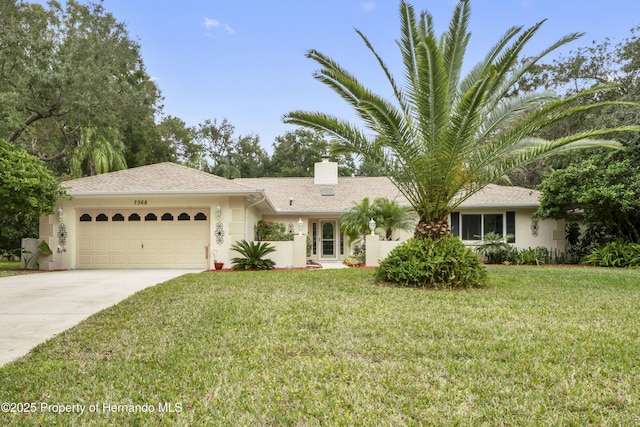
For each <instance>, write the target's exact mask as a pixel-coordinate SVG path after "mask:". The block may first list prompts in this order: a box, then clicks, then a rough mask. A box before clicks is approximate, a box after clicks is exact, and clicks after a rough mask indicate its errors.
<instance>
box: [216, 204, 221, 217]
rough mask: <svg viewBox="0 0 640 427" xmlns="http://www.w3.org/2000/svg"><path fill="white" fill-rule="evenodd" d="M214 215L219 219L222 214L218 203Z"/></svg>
mask: <svg viewBox="0 0 640 427" xmlns="http://www.w3.org/2000/svg"><path fill="white" fill-rule="evenodd" d="M216 216H217V217H218V219H220V217H221V216H222V208H221V207H220V205H218V206H216Z"/></svg>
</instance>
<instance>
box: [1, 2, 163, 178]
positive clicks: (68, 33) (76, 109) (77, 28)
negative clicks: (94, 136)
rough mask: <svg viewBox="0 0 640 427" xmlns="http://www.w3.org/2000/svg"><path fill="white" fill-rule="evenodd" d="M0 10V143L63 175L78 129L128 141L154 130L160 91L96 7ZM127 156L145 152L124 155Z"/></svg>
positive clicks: (122, 34) (14, 5) (118, 27)
mask: <svg viewBox="0 0 640 427" xmlns="http://www.w3.org/2000/svg"><path fill="white" fill-rule="evenodd" d="M6 3H7V4H6V5H5V6H4V9H3V11H2V14H0V111H1V112H2V118H3V119H2V120H0V137H2V138H5V139H6V140H8V141H9V142H12V143H15V144H17V145H19V146H22V147H23V148H26V149H28V150H29V151H30V152H32V153H34V154H36V155H37V156H38V157H40V158H41V159H46V160H49V161H51V162H54V161H59V162H63V163H64V164H63V165H60V166H59V168H60V169H62V170H63V171H64V170H68V165H67V164H66V163H65V162H66V161H67V160H68V156H70V155H71V153H72V152H73V151H74V150H75V149H76V148H77V147H78V146H79V145H80V140H81V134H82V130H83V129H86V128H94V129H98V131H99V132H102V131H103V130H106V129H113V130H114V131H115V132H117V133H118V134H120V135H121V136H127V137H130V138H133V137H134V135H133V134H134V132H133V129H140V128H146V129H153V128H154V115H155V113H156V112H157V111H158V110H159V108H160V104H159V101H160V93H159V90H158V88H157V87H156V85H155V83H154V82H153V81H152V80H151V79H150V77H149V76H148V75H147V73H146V71H145V68H144V64H143V62H142V58H141V56H140V47H139V45H138V44H137V43H136V42H135V41H133V40H132V39H131V38H130V37H129V34H128V32H127V29H126V27H125V25H124V24H122V23H120V22H118V21H117V20H116V19H115V18H114V16H113V15H112V14H110V13H108V12H107V11H105V9H104V8H103V6H102V4H101V3H88V4H86V5H85V4H80V3H78V2H77V1H75V0H68V1H67V2H66V3H65V6H64V7H63V6H61V4H60V3H58V2H56V1H50V2H49V3H48V4H47V6H46V7H45V6H42V5H40V4H35V3H28V2H22V1H20V2H16V1H15V0H9V1H8V2H6ZM146 137H147V138H149V140H154V139H155V140H157V138H156V135H147V136H146ZM133 149H139V150H144V146H141V145H138V146H131V147H126V148H125V150H129V151H132V150H133ZM128 154H129V155H130V157H131V158H132V159H135V153H128ZM165 154H166V153H163V154H161V156H160V157H165V158H163V159H161V160H164V159H166V155H165ZM132 166H135V165H132ZM86 172H87V173H88V172H89V171H86Z"/></svg>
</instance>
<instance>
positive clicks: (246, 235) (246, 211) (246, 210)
mask: <svg viewBox="0 0 640 427" xmlns="http://www.w3.org/2000/svg"><path fill="white" fill-rule="evenodd" d="M265 200H267V196H265V195H262V199H261V200H258V201H257V202H254V203H251V204H250V205H249V206H246V207H245V208H244V238H245V240H246V241H250V240H249V221H248V217H249V208H252V207H254V206H255V205H257V204H259V203H262V202H264V201H265ZM251 240H253V238H252V239H251Z"/></svg>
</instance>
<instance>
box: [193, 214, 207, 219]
mask: <svg viewBox="0 0 640 427" xmlns="http://www.w3.org/2000/svg"><path fill="white" fill-rule="evenodd" d="M193 219H194V221H206V220H207V216H206V215H205V214H203V213H202V212H200V213H197V214H196V216H194V217H193Z"/></svg>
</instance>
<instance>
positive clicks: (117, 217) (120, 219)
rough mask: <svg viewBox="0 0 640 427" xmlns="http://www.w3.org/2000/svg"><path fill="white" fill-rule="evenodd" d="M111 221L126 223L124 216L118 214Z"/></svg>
mask: <svg viewBox="0 0 640 427" xmlns="http://www.w3.org/2000/svg"><path fill="white" fill-rule="evenodd" d="M111 221H114V222H121V221H124V215H122V214H121V213H117V214H115V215H114V216H112V217H111Z"/></svg>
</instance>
